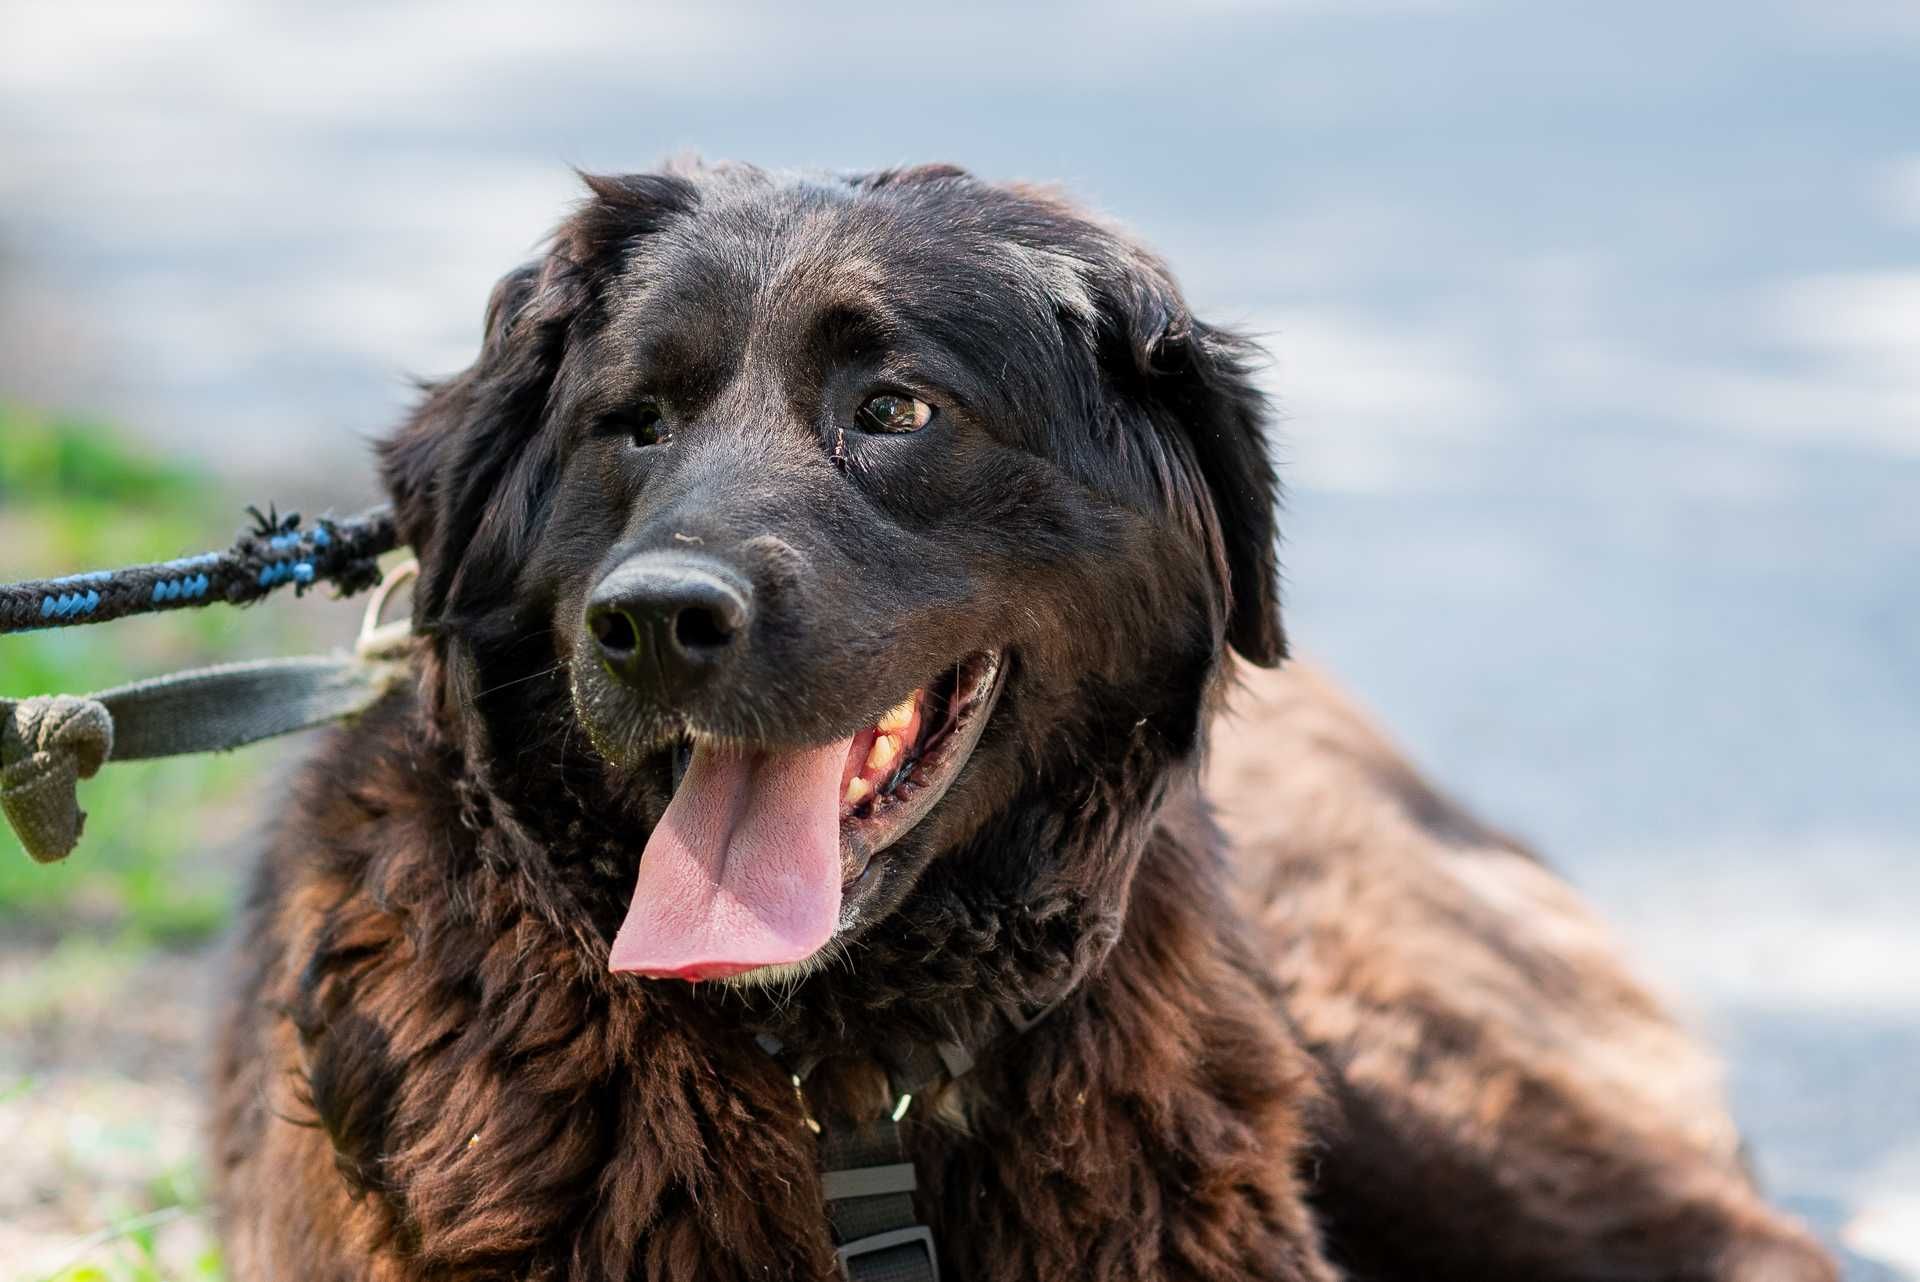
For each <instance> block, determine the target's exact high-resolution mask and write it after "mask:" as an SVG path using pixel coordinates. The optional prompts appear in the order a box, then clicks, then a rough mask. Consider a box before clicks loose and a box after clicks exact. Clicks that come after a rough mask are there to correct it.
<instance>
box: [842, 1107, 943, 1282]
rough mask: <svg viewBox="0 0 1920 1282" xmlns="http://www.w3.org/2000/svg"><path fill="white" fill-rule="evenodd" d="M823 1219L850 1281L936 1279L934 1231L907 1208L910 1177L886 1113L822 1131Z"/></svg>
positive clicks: (909, 1165) (910, 1201)
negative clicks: (825, 1216) (824, 1218)
mask: <svg viewBox="0 0 1920 1282" xmlns="http://www.w3.org/2000/svg"><path fill="white" fill-rule="evenodd" d="M820 1171H821V1188H822V1190H823V1192H824V1193H825V1195H826V1203H827V1223H828V1225H829V1226H831V1228H832V1229H833V1240H834V1243H835V1245H836V1246H837V1247H838V1249H839V1255H840V1271H841V1273H843V1274H844V1275H845V1276H846V1278H847V1279H848V1282H939V1279H940V1264H939V1261H938V1260H937V1259H936V1258H935V1257H934V1249H933V1231H932V1230H931V1229H929V1228H927V1227H926V1226H925V1225H923V1224H921V1223H920V1222H919V1217H918V1216H917V1215H915V1213H914V1209H913V1190H914V1188H915V1184H916V1181H915V1178H914V1173H913V1163H912V1161H911V1160H910V1159H909V1158H908V1157H907V1151H906V1145H905V1144H904V1143H903V1142H902V1140H901V1136H900V1123H899V1122H897V1121H896V1120H894V1118H893V1117H892V1116H891V1115H890V1114H882V1115H881V1116H879V1117H877V1118H873V1119H870V1120H868V1121H865V1122H862V1123H860V1124H859V1125H857V1126H832V1127H829V1128H827V1129H826V1130H825V1131H824V1132H822V1134H821V1136H820Z"/></svg>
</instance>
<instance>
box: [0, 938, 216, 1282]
mask: <svg viewBox="0 0 1920 1282" xmlns="http://www.w3.org/2000/svg"><path fill="white" fill-rule="evenodd" d="M207 961H208V953H207V952H206V951H204V950H203V951H199V952H167V951H154V950H150V949H142V950H133V949H122V948H115V947H96V946H94V945H92V944H90V943H89V942H88V941H87V940H85V939H76V938H74V937H72V936H69V937H68V938H66V939H64V940H61V941H58V942H54V941H50V940H46V939H33V938H25V937H21V936H20V935H19V934H18V933H15V934H13V935H12V936H11V937H7V936H0V1154H4V1155H5V1160H4V1161H0V1277H4V1278H7V1279H20V1280H21V1282H26V1280H28V1279H32V1280H34V1282H38V1280H40V1279H47V1278H52V1277H56V1276H57V1277H61V1278H63V1279H68V1278H71V1279H75V1282H80V1280H83V1279H85V1280H91V1279H96V1278H98V1279H104V1280H114V1282H117V1280H118V1279H137V1280H138V1282H158V1280H160V1279H165V1280H166V1282H186V1280H188V1279H195V1280H197V1279H204V1278H211V1277H217V1276H218V1272H217V1270H218V1263H217V1259H216V1258H215V1257H214V1254H213V1238H212V1233H211V1231H210V1228H209V1226H208V1223H207V1220H206V1213H205V1209H204V1204H203V1196H202V1188H203V1184H202V1180H201V1178H200V1155H201V1144H200V1130H199V1125H200V1122H199V1105H198V1098H199V1097H198V1093H197V1091H196V1088H195V1081H196V1079H197V1077H198V1075H199V1073H200V1072H201V1069H202V1056H203V1047H204V1041H205V1039H204V1029H205V1026H206V1018H207V1012H208V1009H209V1006H210V1002H211V998H212V980H213V975H212V969H211V968H210V967H209V966H208V964H207Z"/></svg>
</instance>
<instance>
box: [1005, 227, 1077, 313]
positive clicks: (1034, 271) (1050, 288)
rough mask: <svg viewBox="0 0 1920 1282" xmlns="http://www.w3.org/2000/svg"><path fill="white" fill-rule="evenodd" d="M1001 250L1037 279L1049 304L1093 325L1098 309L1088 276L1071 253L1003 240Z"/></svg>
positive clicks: (1025, 272) (1023, 271) (1024, 272)
mask: <svg viewBox="0 0 1920 1282" xmlns="http://www.w3.org/2000/svg"><path fill="white" fill-rule="evenodd" d="M1000 249H1001V252H1003V253H1005V254H1006V255H1007V256H1008V257H1009V258H1011V259H1012V260H1013V263H1014V266H1015V268H1016V269H1017V270H1018V271H1019V272H1020V273H1021V274H1022V275H1024V276H1028V277H1031V278H1033V279H1035V280H1037V281H1039V282H1040V285H1041V287H1042V288H1043V289H1044V290H1045V291H1046V295H1047V301H1048V302H1049V303H1050V304H1052V306H1053V307H1054V308H1055V309H1056V310H1058V311H1060V312H1062V313H1064V314H1066V315H1068V316H1071V317H1072V318H1073V319H1074V320H1076V321H1078V322H1080V323H1081V324H1084V325H1089V326H1090V325H1092V324H1093V322H1094V319H1095V317H1096V315H1097V313H1098V310H1099V308H1098V306H1097V305H1096V304H1095V302H1094V298H1093V289H1092V287H1091V285H1090V284H1089V283H1088V280H1087V267H1086V264H1085V263H1083V262H1081V261H1080V260H1079V259H1077V258H1075V257H1074V256H1073V255H1071V254H1064V253H1060V252H1059V251H1057V250H1051V249H1042V248H1040V247H1038V246H1035V245H1023V244H1019V243H1017V242H1014V241H1002V242H1001V244H1000Z"/></svg>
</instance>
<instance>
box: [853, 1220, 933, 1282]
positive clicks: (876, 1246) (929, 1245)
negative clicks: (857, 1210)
mask: <svg viewBox="0 0 1920 1282" xmlns="http://www.w3.org/2000/svg"><path fill="white" fill-rule="evenodd" d="M915 1242H918V1243H919V1244H920V1248H921V1249H922V1250H924V1251H925V1252H926V1253H927V1272H928V1273H929V1274H931V1275H932V1277H933V1282H940V1257H939V1256H938V1255H935V1254H934V1250H933V1230H932V1229H930V1228H928V1227H927V1226H926V1225H924V1224H916V1225H914V1226H913V1227H912V1228H910V1229H889V1230H888V1231H887V1232H885V1233H875V1234H874V1235H873V1236H871V1237H863V1238H855V1239H854V1240H853V1241H851V1242H849V1243H847V1244H846V1245H845V1246H843V1247H841V1248H840V1249H839V1250H838V1251H837V1252H835V1254H837V1255H838V1256H839V1257H840V1276H841V1277H843V1278H847V1279H851V1278H852V1277H853V1270H852V1268H851V1267H850V1263H849V1262H850V1261H853V1260H856V1259H858V1258H860V1257H861V1256H863V1255H872V1254H873V1253H874V1252H876V1251H888V1250H891V1249H893V1248H894V1247H896V1246H907V1245H909V1244H911V1243H915Z"/></svg>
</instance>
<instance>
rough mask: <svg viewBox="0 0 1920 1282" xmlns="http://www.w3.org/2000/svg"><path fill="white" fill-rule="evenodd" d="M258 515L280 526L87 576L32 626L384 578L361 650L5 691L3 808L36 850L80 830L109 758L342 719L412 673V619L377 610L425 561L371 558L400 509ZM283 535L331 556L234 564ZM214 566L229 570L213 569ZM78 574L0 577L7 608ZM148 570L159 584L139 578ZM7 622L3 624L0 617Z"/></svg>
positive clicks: (0, 727)
mask: <svg viewBox="0 0 1920 1282" xmlns="http://www.w3.org/2000/svg"><path fill="white" fill-rule="evenodd" d="M254 515H255V517H257V518H259V521H260V524H261V527H262V529H263V530H264V529H272V530H273V531H274V533H272V534H270V535H269V534H265V533H261V532H256V533H255V534H254V535H250V536H249V535H243V536H242V538H241V540H240V543H238V544H236V545H235V546H236V552H233V553H219V554H211V555H212V556H213V558H214V559H213V560H208V558H189V560H190V561H193V562H197V563H200V564H201V566H202V568H199V569H195V570H192V571H190V572H189V574H188V575H183V574H182V573H181V572H180V571H179V570H178V569H177V568H176V567H179V566H181V565H183V564H186V562H179V561H169V562H165V563H163V564H161V565H146V566H136V567H134V568H133V569H130V570H113V571H106V572H103V573H101V574H98V575H84V576H78V577H79V578H81V579H85V580H87V581H90V582H92V583H93V584H95V585H96V586H95V587H93V588H90V589H89V592H90V593H93V594H96V596H97V599H96V600H95V602H94V605H93V606H92V607H91V608H90V609H89V610H84V611H83V610H68V611H67V612H66V613H65V614H64V615H62V614H57V613H53V612H47V613H43V614H40V615H36V616H34V617H36V618H46V619H49V620H54V619H57V620H58V622H48V623H45V624H41V623H38V622H34V623H31V624H29V625H28V626H32V627H39V626H48V627H58V626H64V625H67V624H73V623H98V622H104V621H105V620H106V619H112V618H122V617H124V616H126V615H129V614H142V613H148V612H151V611H156V610H171V609H179V608H181V607H182V606H198V605H206V604H208V603H209V602H210V601H212V600H233V601H246V600H254V599H257V598H258V597H260V596H264V595H266V593H267V592H269V591H271V590H273V588H274V587H277V586H280V585H281V584H284V583H293V584H294V585H295V591H296V592H298V591H300V590H301V589H302V588H303V587H305V586H307V585H309V584H311V583H313V582H318V581H323V580H324V581H330V582H335V583H338V584H340V585H341V586H342V589H343V591H353V590H355V589H354V588H353V587H351V586H349V585H351V584H358V585H360V586H367V585H368V584H369V583H370V582H371V583H378V584H379V590H378V591H377V592H376V593H375V594H374V596H373V598H372V600H371V601H369V602H368V606H367V612H366V615H365V617H364V618H363V619H362V621H361V625H360V639H359V641H358V643H357V644H356V645H355V647H354V651H353V653H351V654H335V655H311V656H307V657H304V658H297V659H261V660H256V661H253V662H249V663H223V664H218V665H216V666H213V667H209V668H198V669H195V670H193V671H190V672H176V673H173V674H172V675H170V676H164V677H155V678H152V679H151V680H147V681H136V682H133V683H132V684H130V685H123V686H115V687H114V688H113V689H111V690H102V691H100V692H98V693H95V694H86V695H70V694H49V695H40V696H37V697H35V698H31V699H18V700H15V699H0V815H4V816H5V818H6V821H7V823H8V824H9V825H10V826H11V827H12V828H13V831H14V834H15V835H16V836H17V837H18V838H19V839H20V844H21V846H23V847H24V848H25V849H26V852H27V854H28V855H30V856H31V857H32V858H33V859H34V860H35V861H36V862H38V863H53V862H55V861H57V860H61V859H64V858H66V857H67V856H68V855H69V854H71V853H72V852H73V848H74V847H75V846H76V845H77V844H79V841H80V834H81V832H82V831H83V829H84V828H85V825H86V818H87V816H86V812H85V811H84V810H82V809H81V808H80V798H79V783H80V781H81V780H83V779H91V778H92V777H93V776H94V775H95V774H96V773H98V772H99V770H100V767H101V766H103V765H105V764H106V763H107V762H108V761H141V760H151V759H153V758H157V757H178V756H185V755H188V754H191V753H199V752H225V751H227V750H229V749H232V748H238V747H240V746H242V745H243V744H249V743H257V742H259V741H260V740H262V739H271V738H275V737H277V736H279V735H284V734H292V733H294V732H295V731H297V730H306V729H310V728H312V727H314V726H318V725H324V724H326V723H327V722H329V721H339V720H341V719H343V718H346V717H351V716H354V715H356V714H358V713H361V712H364V711H366V710H367V709H368V708H370V707H372V706H373V705H374V703H376V702H378V701H379V699H380V698H381V696H383V695H385V694H386V693H387V691H389V690H391V689H392V688H393V687H394V686H395V685H396V684H398V683H399V681H400V680H401V679H402V678H403V677H404V676H405V675H406V674H407V671H408V665H407V663H406V660H405V655H406V651H407V649H408V640H407V638H408V625H407V623H405V622H404V621H402V622H398V623H390V624H384V625H383V624H382V623H381V614H382V612H383V611H384V610H385V608H386V606H387V603H388V602H389V601H390V600H391V599H392V597H393V594H394V592H395V591H396V590H397V589H398V588H399V587H400V585H401V584H403V583H405V582H407V581H408V580H409V579H411V578H412V577H414V575H415V574H417V573H418V566H417V565H416V564H415V563H414V562H412V561H408V562H406V563H405V564H403V565H400V566H397V567H395V569H394V570H393V571H391V572H390V573H388V574H387V576H386V577H385V579H384V580H383V579H382V578H381V576H380V570H379V567H378V566H377V565H376V564H375V563H374V560H373V558H374V556H376V555H378V553H377V552H375V551H374V550H373V549H374V548H375V547H376V546H378V545H379V544H380V543H381V542H382V541H383V540H384V541H386V542H387V543H389V544H390V543H391V541H392V539H393V527H392V521H391V519H390V518H389V517H387V516H386V514H385V513H384V512H377V513H374V514H370V516H369V517H366V518H361V519H359V520H358V521H355V522H346V523H342V524H341V525H335V524H333V523H332V522H330V521H322V522H320V523H319V524H318V525H316V526H315V527H314V529H313V530H312V531H310V532H308V533H307V534H305V535H298V534H296V533H295V527H296V526H297V524H298V521H299V518H298V517H297V516H290V517H287V518H285V519H283V520H282V519H274V518H267V517H261V516H260V514H259V513H258V512H257V511H256V512H255V513H254ZM286 539H297V540H298V541H299V544H300V546H301V548H302V549H304V550H307V551H311V549H312V548H313V547H315V546H318V547H319V548H320V549H322V550H327V549H331V550H332V559H331V560H319V559H317V558H316V561H296V562H293V563H292V564H294V565H305V566H306V567H307V569H308V571H309V573H307V574H306V575H299V574H293V573H290V572H289V573H278V572H276V577H275V578H274V581H273V582H272V583H271V584H263V583H262V579H261V575H260V573H259V572H258V571H255V572H253V573H252V574H251V577H250V578H249V579H246V580H243V579H241V578H240V577H238V576H240V575H241V574H243V573H245V572H246V570H247V567H248V564H249V558H253V557H256V555H257V553H256V552H255V550H254V549H252V548H251V547H248V545H249V544H252V543H254V542H255V541H260V542H263V543H264V550H265V551H266V552H268V553H278V552H282V551H283V550H284V551H287V552H292V551H295V550H296V549H295V545H294V544H292V543H283V544H281V545H280V546H279V547H276V546H274V540H286ZM242 549H244V550H242ZM268 564H274V563H268ZM323 570H324V571H325V572H324V573H323V572H322V571H323ZM369 574H370V575H371V576H372V578H371V580H369V579H368V577H367V576H368V575H369ZM216 575H220V576H222V579H221V580H216V578H215V576H216ZM183 577H191V578H193V579H197V580H198V581H200V582H201V583H203V584H205V585H206V586H205V587H204V588H203V589H202V590H201V591H199V592H198V593H193V594H187V593H183V592H167V593H164V594H163V593H160V592H158V590H157V589H158V586H159V585H162V584H167V583H178V582H180V581H181V580H182V578H183ZM217 581H224V582H225V583H226V584H227V585H228V591H233V590H236V589H238V590H240V591H239V594H238V595H225V594H222V595H215V594H214V593H213V591H212V585H213V584H214V583H215V582H217ZM74 582H75V580H74V579H50V580H44V581H41V582H36V583H22V584H10V585H7V586H5V587H0V618H4V617H5V616H4V611H5V610H6V609H7V607H8V604H9V603H16V604H17V603H18V602H21V601H26V600H32V599H46V598H47V597H48V586H49V585H58V584H66V585H69V586H68V587H66V588H65V589H64V590H65V591H66V592H67V593H68V594H69V595H71V594H72V592H73V591H74V590H75V589H74V588H72V586H71V585H72V584H73V583H74ZM249 583H250V584H251V585H252V587H251V588H248V586H247V585H248V584H249ZM141 584H153V585H155V586H154V587H146V588H142V587H140V586H139V585H141ZM102 585H104V586H102ZM36 609H38V607H36ZM6 630H9V629H7V628H6V627H5V626H4V625H3V624H0V631H6ZM11 630H14V631H19V630H22V629H18V628H15V629H11Z"/></svg>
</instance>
